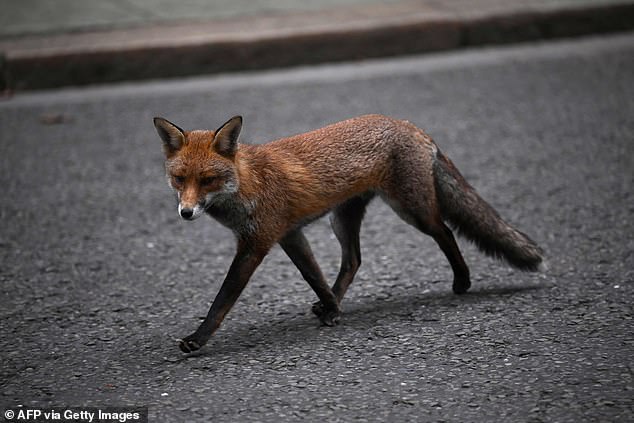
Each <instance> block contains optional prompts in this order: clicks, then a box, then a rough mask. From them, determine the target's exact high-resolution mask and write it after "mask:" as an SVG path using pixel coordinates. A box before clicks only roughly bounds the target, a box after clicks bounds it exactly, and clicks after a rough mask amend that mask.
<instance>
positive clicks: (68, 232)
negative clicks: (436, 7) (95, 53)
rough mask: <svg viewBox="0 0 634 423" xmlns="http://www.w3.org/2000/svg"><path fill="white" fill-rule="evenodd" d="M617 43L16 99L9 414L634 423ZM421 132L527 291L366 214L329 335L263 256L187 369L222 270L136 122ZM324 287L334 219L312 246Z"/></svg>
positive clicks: (222, 240)
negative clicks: (136, 411) (471, 191)
mask: <svg viewBox="0 0 634 423" xmlns="http://www.w3.org/2000/svg"><path fill="white" fill-rule="evenodd" d="M632 99H634V35H622V36H615V37H609V38H597V39H587V40H578V41H566V42H558V43H550V44H538V45H525V46H518V47H506V48H491V49H481V50H471V51H465V52H457V53H450V54H440V55H431V56H425V57H413V58H404V59H396V60H380V61H372V62H366V63H355V64H344V65H337V66H322V67H316V68H307V69H297V70H285V71H272V72H265V73H253V74H246V75H241V76H219V77H213V78H197V79H189V80H182V81H172V82H163V81H158V82H153V83H145V84H135V85H133V84H130V85H120V86H113V87H103V88H92V89H84V90H65V91H56V92H50V93H31V94H25V95H22V96H19V97H16V98H14V99H11V100H5V101H2V102H0V141H1V143H0V161H1V163H2V165H1V168H0V186H1V187H2V206H1V207H0V222H2V223H1V226H0V258H1V263H2V264H1V266H0V280H1V285H0V286H1V297H0V301H1V303H2V307H1V312H0V313H1V314H2V318H1V322H2V323H1V328H2V337H1V338H0V343H1V345H0V351H1V353H0V354H1V358H2V364H1V366H0V369H1V375H2V376H1V379H0V383H1V388H0V394H1V397H0V398H1V400H0V405H2V406H3V407H4V408H15V407H16V406H17V405H19V404H22V405H25V406H79V405H86V406H88V405H92V406H105V405H118V406H121V405H147V406H148V407H149V414H150V421H160V422H168V421H174V422H183V421H189V422H207V421H213V422H235V421H241V422H243V421H275V422H277V421H300V420H302V421H353V420H361V421H364V420H365V421H509V422H518V421H530V422H539V421H548V422H551V421H562V422H564V421H570V422H578V421H619V422H624V421H632V420H633V419H634V400H633V397H634V394H633V387H634V382H633V381H632V357H633V355H634V354H633V353H634V348H633V343H634V337H633V332H632V292H633V289H632V279H633V274H634V273H633V267H634V266H633V257H632V250H633V246H634V241H633V239H634V238H633V236H632V235H633V231H632V215H633V212H634V198H633V195H632V180H633V175H634V173H633V171H632V169H634V154H633V153H634V147H633V146H634V144H633V143H634V102H633V101H632ZM368 112H373V113H384V114H388V115H392V116H395V117H399V118H404V119H409V120H410V121H412V122H414V123H416V124H417V125H418V126H420V127H423V128H425V129H426V130H427V132H428V133H429V134H431V135H432V137H433V138H434V139H435V140H436V142H437V143H438V144H439V146H440V148H441V149H442V150H443V151H444V152H445V153H446V154H447V155H448V156H449V157H451V158H452V159H453V161H454V162H455V163H456V165H457V166H458V167H459V168H460V169H461V170H462V172H463V174H464V175H465V176H466V178H467V179H468V180H469V181H470V182H471V183H472V184H473V185H474V186H475V187H476V188H477V189H478V190H479V192H480V193H481V195H482V196H483V197H485V198H486V199H487V200H489V201H490V202H491V203H492V204H493V205H494V206H495V207H496V208H497V209H498V210H499V212H500V213H501V214H502V215H503V216H504V217H505V218H507V219H508V220H509V221H511V222H512V223H514V224H515V225H517V226H518V227H519V228H520V229H522V230H523V231H525V232H527V233H528V234H529V235H530V236H531V237H532V238H533V239H535V240H536V241H537V242H539V243H540V244H541V245H542V246H543V247H544V248H545V250H546V251H547V254H548V256H549V266H550V268H549V270H548V271H547V272H546V273H544V274H526V273H521V272H517V271H513V270H511V269H509V268H508V267H507V266H505V265H504V264H501V263H498V262H495V261H493V260H491V259H488V258H485V257H484V256H482V255H481V254H479V253H478V252H477V251H476V250H475V249H474V248H473V247H472V246H470V245H468V244H467V243H466V242H461V245H462V249H463V252H464V254H465V259H466V261H467V262H468V263H469V265H470V267H471V273H472V278H473V287H472V290H471V291H470V293H469V294H468V295H464V296H460V297H459V296H455V295H453V294H452V292H451V280H450V278H451V272H450V270H449V266H448V264H447V262H446V260H445V258H444V256H443V255H442V253H441V252H440V251H439V249H438V248H437V247H436V245H435V244H434V242H433V241H432V240H431V239H430V238H427V237H425V236H423V235H421V234H419V233H417V232H416V231H415V230H413V229H412V228H410V227H409V226H407V225H406V224H405V223H403V222H402V221H401V220H399V219H398V217H396V216H395V215H394V214H393V212H392V211H391V210H390V209H389V208H388V207H387V206H385V205H384V204H382V203H381V202H380V201H376V202H374V203H373V204H372V206H371V207H370V209H369V212H368V216H367V218H366V220H365V222H364V225H363V228H362V241H361V242H362V254H363V259H364V261H363V265H362V267H361V269H360V272H359V274H358V275H357V278H356V281H355V283H354V284H353V285H352V287H351V289H350V291H349V292H348V294H347V298H346V300H345V303H344V315H343V318H342V323H341V324H340V325H339V326H337V327H334V328H328V327H320V326H319V324H318V320H317V319H316V318H315V317H314V316H313V315H312V314H311V312H310V304H311V303H312V302H313V301H315V296H314V294H313V293H312V291H311V290H310V288H309V287H308V285H307V284H306V283H305V282H304V281H302V279H301V277H300V275H299V272H298V271H297V270H296V269H295V268H294V267H293V265H292V264H291V263H290V261H289V260H288V259H287V258H286V257H285V256H284V255H283V253H282V252H281V250H280V249H279V248H276V249H275V250H273V251H272V253H271V254H270V255H269V256H268V257H267V259H266V260H265V261H264V263H263V264H262V265H261V267H260V268H259V269H258V271H257V272H256V274H255V275H254V277H253V278H252V280H251V283H250V285H249V286H248V287H247V289H246V290H245V292H244V293H243V295H242V297H241V298H240V300H239V301H238V303H237V305H236V306H235V308H234V309H233V310H232V311H231V313H230V314H229V315H228V317H227V319H226V320H225V322H224V325H223V326H222V328H221V329H220V330H219V331H218V332H217V334H216V335H215V337H214V338H213V339H212V340H211V341H210V343H209V344H208V345H207V346H206V347H205V348H204V349H203V350H202V351H201V352H200V353H199V354H195V355H192V356H185V355H183V354H182V353H181V352H180V351H179V349H178V347H177V343H176V342H175V341H174V338H178V337H182V336H185V335H187V334H189V333H190V332H191V330H192V329H193V328H195V327H196V326H197V325H198V323H199V318H200V316H204V315H205V314H206V312H207V309H208V306H209V304H210V302H211V300H212V299H213V297H214V295H215V293H216V292H217V290H218V288H219V286H220V283H221V282H222V279H223V277H224V275H225V272H226V270H227V268H228V265H229V262H230V260H231V258H232V255H233V252H234V241H233V239H232V235H231V234H230V233H229V232H228V230H226V229H224V228H222V227H221V226H220V225H219V224H217V223H215V222H213V221H211V220H210V219H206V218H204V219H199V220H196V221H194V222H185V221H182V220H181V219H180V218H179V217H178V216H177V211H176V205H175V202H174V199H173V197H172V194H171V192H170V190H169V189H168V187H167V184H166V182H165V178H164V176H163V170H162V153H161V149H160V141H159V139H158V137H157V136H156V134H155V132H154V128H153V126H152V121H151V118H152V117H153V116H155V115H161V116H164V117H167V118H168V119H170V120H172V121H173V122H176V123H177V124H179V125H180V126H182V127H184V128H187V129H193V128H215V127H217V126H218V125H219V124H220V123H222V122H224V121H225V120H226V119H227V118H228V117H230V116H232V115H234V114H237V113H240V114H242V115H243V116H244V120H245V124H244V129H243V134H242V137H243V140H245V141H249V142H255V143H259V142H264V141H266V140H269V139H272V138H275V137H279V136H283V135H288V134H292V133H297V132H300V131H304V130H308V129H311V128H316V127H319V126H322V125H324V124H327V123H330V122H334V121H337V120H341V119H344V118H347V117H350V116H354V115H358V114H362V113H368ZM307 236H308V238H309V240H310V241H311V242H312V246H313V249H314V250H315V252H316V256H317V258H318V260H319V262H320V263H321V265H322V268H323V270H324V273H325V274H326V275H327V277H328V278H330V279H333V278H334V276H335V275H336V271H337V270H338V264H339V248H338V244H337V242H336V240H335V239H334V236H333V235H332V232H331V231H330V228H329V224H328V221H327V219H322V220H320V221H318V222H316V223H315V224H313V225H312V226H311V227H310V228H309V229H308V231H307Z"/></svg>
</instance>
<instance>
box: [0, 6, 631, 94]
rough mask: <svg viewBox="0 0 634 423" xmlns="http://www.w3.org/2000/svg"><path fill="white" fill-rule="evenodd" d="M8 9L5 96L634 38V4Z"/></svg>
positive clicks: (2, 54)
mask: <svg viewBox="0 0 634 423" xmlns="http://www.w3.org/2000/svg"><path fill="white" fill-rule="evenodd" d="M210 4H213V6H210ZM0 8H1V9H2V10H3V12H2V14H0V76H1V78H0V91H1V90H23V89H41V88H53V87H60V86H67V85H84V84H94V83H104V82H112V81H122V80H139V79H149V78H167V77H176V76H186V75H195V74H205V73H214V72H229V71H241V70H251V69H263V68H273V67H283V66H293V65H304V64H314V63H322V62H331V61H343V60H355V59H363V58H370V57H381V56H394V55H402V54H415V53H423V52H428V51H438V50H447V49H455V48H462V47H468V46H475V45H483V44H496V43H512V42H521V41H529V40H537V39H549V38H556V37H570V36H579V35H586V34H593V33H603V32H610V31H626V30H632V29H634V1H633V0H387V1H386V0H384V1H379V0H317V1H311V2H300V1H293V0H260V1H251V0H215V1H204V0H186V1H182V2H167V1H160V2H159V1H156V0H154V1H153V0H102V1H100V2H85V1H83V0H56V1H54V2H53V1H45V0H41V1H38V0H31V1H20V2H16V1H13V0H0Z"/></svg>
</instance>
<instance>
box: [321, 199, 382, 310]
mask: <svg viewBox="0 0 634 423" xmlns="http://www.w3.org/2000/svg"><path fill="white" fill-rule="evenodd" d="M372 197H373V195H365V196H360V197H354V198H351V199H350V200H348V201H346V202H345V203H343V204H341V205H340V206H338V207H337V208H336V209H335V210H334V211H333V213H332V217H331V219H330V224H331V226H332V229H333V231H334V232H335V235H336V236H337V239H338V240H339V244H341V268H340V269H339V274H338V275H337V280H336V281H335V284H334V285H333V287H332V291H333V292H334V294H335V295H336V296H337V299H338V300H339V303H341V301H342V300H343V296H344V295H345V294H346V291H347V290H348V287H349V286H350V284H351V283H352V280H353V279H354V276H355V275H356V273H357V270H358V269H359V266H361V245H360V242H359V231H360V230H361V221H362V220H363V216H364V215H365V208H366V206H367V205H368V203H369V202H370V200H371V199H372Z"/></svg>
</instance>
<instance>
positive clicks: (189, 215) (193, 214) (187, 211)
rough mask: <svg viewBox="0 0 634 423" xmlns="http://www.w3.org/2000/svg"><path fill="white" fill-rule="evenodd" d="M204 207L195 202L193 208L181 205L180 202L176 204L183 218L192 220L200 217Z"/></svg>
mask: <svg viewBox="0 0 634 423" xmlns="http://www.w3.org/2000/svg"><path fill="white" fill-rule="evenodd" d="M203 211H205V209H204V208H203V207H201V206H199V205H198V204H196V205H195V206H194V207H193V208H191V207H183V206H182V204H180V203H179V204H178V214H179V215H180V217H182V218H183V219H185V220H194V219H196V218H198V217H200V215H201V214H203Z"/></svg>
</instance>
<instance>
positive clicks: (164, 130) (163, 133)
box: [154, 117, 185, 154]
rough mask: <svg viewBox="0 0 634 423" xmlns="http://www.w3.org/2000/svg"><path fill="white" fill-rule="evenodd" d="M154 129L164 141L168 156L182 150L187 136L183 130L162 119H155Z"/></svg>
mask: <svg viewBox="0 0 634 423" xmlns="http://www.w3.org/2000/svg"><path fill="white" fill-rule="evenodd" d="M154 127H155V128H156V132H158V134H159V137H161V139H162V140H163V145H164V146H165V153H166V154H173V153H175V152H176V151H178V150H180V149H181V147H182V146H183V143H184V142H185V134H184V133H183V130H182V129H181V128H179V127H178V126H176V125H174V124H173V123H172V122H170V121H169V120H167V119H163V118H161V117H155V118H154Z"/></svg>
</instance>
